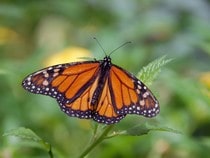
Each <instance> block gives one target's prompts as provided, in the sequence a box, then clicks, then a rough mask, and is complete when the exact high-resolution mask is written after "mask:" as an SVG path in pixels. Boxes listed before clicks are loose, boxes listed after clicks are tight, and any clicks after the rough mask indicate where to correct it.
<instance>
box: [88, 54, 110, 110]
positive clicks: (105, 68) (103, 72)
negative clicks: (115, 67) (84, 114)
mask: <svg viewBox="0 0 210 158" xmlns="http://www.w3.org/2000/svg"><path fill="white" fill-rule="evenodd" d="M111 67H112V63H111V58H110V57H109V56H106V57H104V59H103V60H101V62H100V68H99V74H100V75H99V79H98V85H97V88H96V89H95V91H94V93H93V97H92V100H91V105H92V106H94V109H95V108H97V105H98V102H99V100H100V97H101V93H102V89H103V88H104V85H105V84H104V83H105V81H106V80H107V77H108V76H109V70H110V69H111Z"/></svg>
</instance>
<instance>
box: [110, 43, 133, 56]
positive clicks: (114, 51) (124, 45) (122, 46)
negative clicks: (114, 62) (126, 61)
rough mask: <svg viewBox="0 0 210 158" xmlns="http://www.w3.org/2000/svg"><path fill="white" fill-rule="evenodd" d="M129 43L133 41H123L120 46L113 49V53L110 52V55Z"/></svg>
mask: <svg viewBox="0 0 210 158" xmlns="http://www.w3.org/2000/svg"><path fill="white" fill-rule="evenodd" d="M129 43H131V41H128V42H125V43H123V44H122V45H120V46H119V47H117V48H115V49H114V50H113V51H111V53H109V56H110V55H111V54H112V53H114V52H115V51H116V50H118V49H119V48H121V47H123V46H125V45H127V44H129Z"/></svg>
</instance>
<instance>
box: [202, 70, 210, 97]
mask: <svg viewBox="0 0 210 158" xmlns="http://www.w3.org/2000/svg"><path fill="white" fill-rule="evenodd" d="M200 82H201V83H202V84H203V85H204V86H205V87H206V89H205V94H207V95H208V96H209V97H210V72H206V73H203V74H201V76H200Z"/></svg>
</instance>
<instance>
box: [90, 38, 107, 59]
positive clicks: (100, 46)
mask: <svg viewBox="0 0 210 158" xmlns="http://www.w3.org/2000/svg"><path fill="white" fill-rule="evenodd" d="M93 39H94V40H96V42H97V43H98V45H99V46H100V48H101V49H102V50H103V52H104V54H105V55H106V56H107V54H106V52H105V50H104V48H103V47H102V46H101V44H100V42H99V41H98V39H97V38H96V37H93Z"/></svg>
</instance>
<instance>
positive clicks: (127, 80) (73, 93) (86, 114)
mask: <svg viewBox="0 0 210 158" xmlns="http://www.w3.org/2000/svg"><path fill="white" fill-rule="evenodd" d="M110 55H111V53H110V54H109V55H105V57H104V59H103V60H93V61H83V62H72V63H65V64H59V65H54V66H50V67H47V68H44V69H41V70H39V71H37V72H34V73H32V74H30V75H28V76H27V77H26V78H25V79H24V80H23V82H22V86H23V87H24V88H25V89H26V90H27V91H29V92H31V93H35V94H43V95H47V96H51V97H53V98H55V99H56V100H57V102H58V104H59V106H60V108H61V110H62V111H63V112H65V113H66V114H68V115H69V116H72V117H78V118H81V119H93V120H95V121H96V122H98V123H103V124H114V123H117V122H119V121H120V120H121V119H123V118H124V117H125V116H126V115H127V114H137V115H143V116H145V117H154V116H156V115H157V114H158V113H159V103H158V101H157V99H156V98H155V96H154V95H153V94H152V92H151V91H150V90H149V89H148V88H147V86H146V85H145V84H144V83H142V82H141V81H140V80H139V79H137V78H136V77H135V76H134V75H133V74H131V73H129V72H128V71H126V70H124V69H123V68H121V67H119V66H117V65H114V64H112V62H111V57H110Z"/></svg>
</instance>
